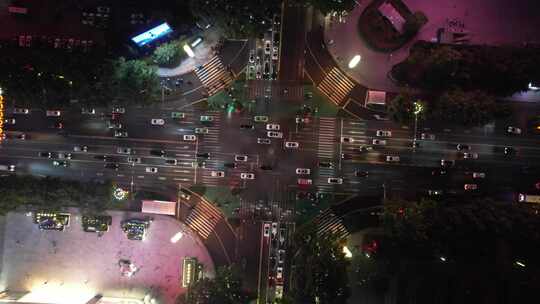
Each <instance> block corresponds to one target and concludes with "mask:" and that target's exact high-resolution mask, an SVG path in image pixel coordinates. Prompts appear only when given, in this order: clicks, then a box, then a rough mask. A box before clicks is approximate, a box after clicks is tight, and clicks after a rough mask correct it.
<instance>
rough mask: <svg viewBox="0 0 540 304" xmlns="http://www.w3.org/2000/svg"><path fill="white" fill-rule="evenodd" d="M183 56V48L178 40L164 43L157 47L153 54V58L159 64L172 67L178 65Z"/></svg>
mask: <svg viewBox="0 0 540 304" xmlns="http://www.w3.org/2000/svg"><path fill="white" fill-rule="evenodd" d="M181 57H182V49H181V46H180V44H179V43H178V42H177V41H172V42H169V43H164V44H162V45H160V46H159V47H157V48H156V49H155V50H154V53H153V54H152V60H153V61H154V62H155V63H156V64H157V65H159V66H166V67H171V66H174V65H177V64H178V63H179V62H180V59H181Z"/></svg>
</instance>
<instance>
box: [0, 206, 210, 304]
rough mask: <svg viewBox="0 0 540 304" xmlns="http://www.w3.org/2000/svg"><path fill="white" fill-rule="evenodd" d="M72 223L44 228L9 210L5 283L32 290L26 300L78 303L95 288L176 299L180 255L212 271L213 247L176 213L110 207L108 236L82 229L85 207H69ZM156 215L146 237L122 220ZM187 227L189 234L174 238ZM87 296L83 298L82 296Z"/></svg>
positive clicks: (8, 286)
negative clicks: (127, 229)
mask: <svg viewBox="0 0 540 304" xmlns="http://www.w3.org/2000/svg"><path fill="white" fill-rule="evenodd" d="M70 211H71V212H70V213H71V223H70V226H69V227H68V228H67V229H66V230H65V231H63V232H59V231H45V230H39V229H38V227H37V225H36V224H34V223H33V220H32V217H31V216H26V215H25V214H24V213H14V212H12V213H9V214H8V215H7V216H5V218H4V225H3V226H2V229H1V230H2V231H0V232H1V235H2V236H3V239H4V242H3V247H2V249H3V251H2V264H1V265H2V266H1V267H2V269H1V270H2V276H1V279H0V287H1V288H2V290H4V289H9V290H10V291H13V292H18V291H21V292H28V291H30V292H31V294H30V295H28V298H25V300H26V301H36V302H38V301H39V302H41V301H43V300H44V299H46V300H47V301H48V302H49V303H70V304H76V303H79V302H80V301H81V300H88V299H90V298H92V297H93V296H95V295H97V294H101V295H103V296H106V297H122V298H129V299H139V300H140V299H143V298H144V296H145V295H147V294H149V295H150V296H151V297H153V298H156V299H158V300H159V303H165V304H168V303H173V302H174V299H175V298H176V296H177V295H179V294H182V293H185V291H186V290H185V288H182V277H181V276H182V260H183V258H184V257H196V258H197V259H198V261H199V262H201V263H202V264H203V265H204V269H205V274H206V275H208V276H213V275H214V265H213V262H212V260H211V258H210V255H209V254H208V251H207V250H206V248H205V247H204V245H203V244H202V243H201V241H200V240H199V239H198V238H197V236H196V235H195V234H192V233H191V232H190V230H189V228H187V227H185V226H184V225H183V224H182V223H180V222H178V221H177V220H175V219H174V218H172V217H168V216H161V215H148V214H142V213H134V212H119V211H113V212H108V214H109V215H111V216H112V225H111V227H110V229H109V231H108V232H106V233H104V234H103V235H102V236H98V234H96V233H88V232H84V231H83V230H82V226H81V215H80V214H77V211H76V210H70ZM145 216H151V217H152V218H153V222H152V223H151V224H150V228H149V232H148V235H147V237H146V239H145V240H143V241H132V240H128V239H127V237H126V235H125V234H124V232H123V231H122V229H121V227H120V224H121V222H122V221H123V220H125V219H129V218H139V219H142V218H144V217H145ZM179 231H182V232H183V233H184V235H183V237H182V238H181V239H180V240H179V241H178V242H177V243H171V241H170V240H171V237H172V236H173V235H175V234H176V233H177V232H179ZM119 260H130V261H131V262H132V263H134V264H135V265H136V266H137V267H138V268H139V270H138V271H137V272H135V274H134V275H133V276H132V277H129V278H128V277H125V276H122V275H121V272H120V267H119ZM83 303H84V302H83Z"/></svg>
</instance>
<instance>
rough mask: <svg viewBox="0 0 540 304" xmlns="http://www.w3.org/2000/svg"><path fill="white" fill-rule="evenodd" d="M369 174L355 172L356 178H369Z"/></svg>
mask: <svg viewBox="0 0 540 304" xmlns="http://www.w3.org/2000/svg"><path fill="white" fill-rule="evenodd" d="M368 174H369V173H368V172H367V171H359V170H358V171H355V172H354V176H356V177H368Z"/></svg>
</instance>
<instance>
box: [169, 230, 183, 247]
mask: <svg viewBox="0 0 540 304" xmlns="http://www.w3.org/2000/svg"><path fill="white" fill-rule="evenodd" d="M183 236H184V233H182V231H178V232H177V233H176V234H175V235H173V236H172V237H171V243H173V244H174V243H176V242H178V241H179V240H180V239H181V238H182V237H183Z"/></svg>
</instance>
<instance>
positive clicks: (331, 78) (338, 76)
mask: <svg viewBox="0 0 540 304" xmlns="http://www.w3.org/2000/svg"><path fill="white" fill-rule="evenodd" d="M354 86H355V84H354V82H352V81H351V80H350V79H349V78H348V77H347V75H345V74H344V73H343V72H342V71H341V70H340V69H339V68H337V67H333V68H332V70H331V71H330V73H328V74H326V75H325V77H324V79H323V81H321V83H319V85H318V86H317V88H318V89H319V90H320V91H321V92H322V93H323V94H324V95H326V97H328V98H329V99H330V100H331V101H332V102H333V103H335V104H336V105H339V106H341V105H343V104H344V103H345V101H346V100H345V98H346V97H347V95H349V94H350V93H351V91H352V89H353V88H354Z"/></svg>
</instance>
